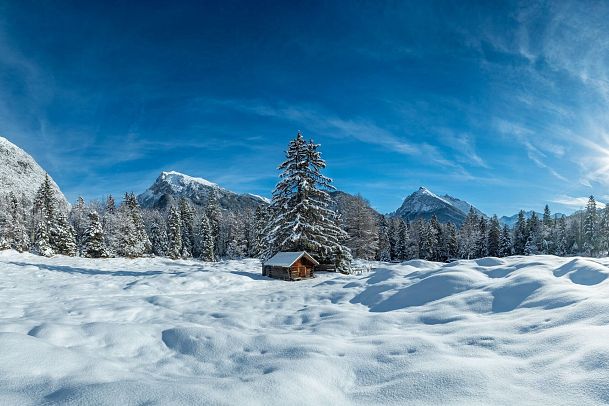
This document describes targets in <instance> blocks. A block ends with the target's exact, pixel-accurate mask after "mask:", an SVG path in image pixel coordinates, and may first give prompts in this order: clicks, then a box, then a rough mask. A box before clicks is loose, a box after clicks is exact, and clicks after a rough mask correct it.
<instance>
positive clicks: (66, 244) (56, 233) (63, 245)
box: [49, 210, 78, 257]
mask: <svg viewBox="0 0 609 406" xmlns="http://www.w3.org/2000/svg"><path fill="white" fill-rule="evenodd" d="M53 220H54V221H53V222H52V223H51V227H50V229H49V237H50V238H49V241H50V242H51V247H52V248H53V251H54V252H55V253H56V254H60V255H68V256H72V257H73V256H75V255H76V254H77V251H78V247H77V246H76V238H75V236H74V229H73V228H72V226H71V225H70V222H69V221H68V217H67V215H66V213H64V212H63V210H57V211H56V212H55V218H54V219H53Z"/></svg>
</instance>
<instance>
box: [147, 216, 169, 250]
mask: <svg viewBox="0 0 609 406" xmlns="http://www.w3.org/2000/svg"><path fill="white" fill-rule="evenodd" d="M143 215H144V223H145V224H146V231H147V233H148V235H149V236H150V245H151V246H152V253H153V254H154V255H155V256H157V257H164V256H166V255H167V249H168V245H169V241H168V238H167V223H166V221H165V218H164V217H163V215H162V214H161V213H160V212H159V211H158V210H146V211H144V212H143Z"/></svg>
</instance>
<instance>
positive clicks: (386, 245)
mask: <svg viewBox="0 0 609 406" xmlns="http://www.w3.org/2000/svg"><path fill="white" fill-rule="evenodd" d="M377 228H378V242H379V247H378V251H377V253H376V259H377V260H378V261H391V242H390V240H389V224H388V222H387V217H385V216H383V215H381V216H380V217H379V221H378V227H377Z"/></svg>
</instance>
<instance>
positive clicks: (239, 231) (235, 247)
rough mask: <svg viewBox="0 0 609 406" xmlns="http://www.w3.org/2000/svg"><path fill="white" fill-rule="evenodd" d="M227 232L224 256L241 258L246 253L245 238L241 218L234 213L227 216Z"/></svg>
mask: <svg viewBox="0 0 609 406" xmlns="http://www.w3.org/2000/svg"><path fill="white" fill-rule="evenodd" d="M227 222H228V227H227V230H228V233H227V236H228V238H227V240H228V242H227V244H226V257H227V258H228V259H241V258H244V257H245V255H246V254H247V239H246V235H245V229H244V227H243V219H242V218H237V217H236V216H234V215H230V216H228V217H227Z"/></svg>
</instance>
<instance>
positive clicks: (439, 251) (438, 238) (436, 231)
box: [429, 214, 446, 261]
mask: <svg viewBox="0 0 609 406" xmlns="http://www.w3.org/2000/svg"><path fill="white" fill-rule="evenodd" d="M429 228H430V232H431V233H430V234H431V236H432V238H433V240H432V241H431V243H432V244H433V243H435V246H434V247H433V248H432V251H433V254H432V260H433V261H445V260H446V258H445V254H444V251H445V249H444V246H445V242H444V234H443V230H442V226H441V225H440V222H439V221H438V218H437V217H436V215H435V214H434V215H433V216H431V220H430V221H429Z"/></svg>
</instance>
